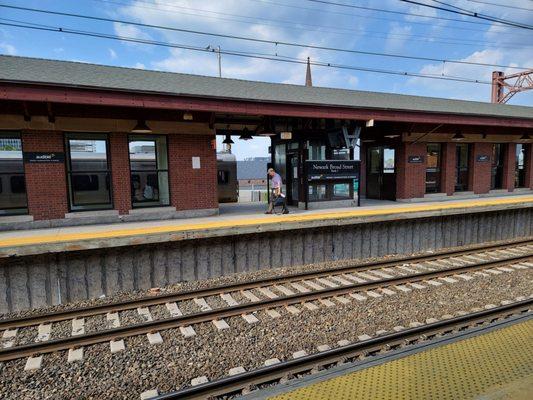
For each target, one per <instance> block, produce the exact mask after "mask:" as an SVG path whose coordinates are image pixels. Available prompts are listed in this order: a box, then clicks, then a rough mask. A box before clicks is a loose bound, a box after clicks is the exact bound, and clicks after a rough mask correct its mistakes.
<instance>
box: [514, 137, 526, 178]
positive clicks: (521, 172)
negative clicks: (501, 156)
mask: <svg viewBox="0 0 533 400" xmlns="http://www.w3.org/2000/svg"><path fill="white" fill-rule="evenodd" d="M528 150H529V146H528V145H527V144H522V143H519V144H517V145H516V166H515V183H514V186H515V187H517V188H523V187H526V166H527V164H528V163H529V160H528V159H527V154H528Z"/></svg>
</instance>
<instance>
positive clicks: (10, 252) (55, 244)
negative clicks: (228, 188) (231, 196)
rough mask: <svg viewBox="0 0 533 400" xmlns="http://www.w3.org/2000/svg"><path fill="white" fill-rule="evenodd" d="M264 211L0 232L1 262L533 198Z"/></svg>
mask: <svg viewBox="0 0 533 400" xmlns="http://www.w3.org/2000/svg"><path fill="white" fill-rule="evenodd" d="M265 207H266V206H265V205H261V204H251V205H249V206H242V205H241V204H237V205H231V204H230V205H224V204H221V205H220V210H221V212H220V214H219V215H216V216H211V217H202V218H188V219H182V220H177V219H171V220H158V221H145V222H127V223H126V222H125V223H115V224H107V225H82V226H72V227H61V228H47V229H31V230H15V231H5V232H1V233H0V258H2V257H11V256H24V255H36V254H43V253H55V252H68V251H78V250H88V249H96V248H110V247H119V246H131V245H137V244H149V243H161V242H166V241H179V240H184V239H199V238H210V237H221V236H231V235H239V234H251V233H259V232H279V231H283V230H294V229H302V228H319V227H324V226H332V225H336V226H339V225H350V224H357V223H366V222H378V221H391V220H395V221H396V220H400V219H413V218H423V217H433V216H441V215H456V214H472V213H483V212H490V211H498V210H509V209H519V208H531V207H533V196H531V195H513V196H508V195H507V196H502V197H493V198H482V199H480V198H477V199H469V200H457V201H445V202H442V201H439V202H425V203H413V204H406V203H396V202H390V201H387V202H372V201H367V202H366V203H363V206H362V207H356V208H353V207H351V208H338V209H328V210H309V211H304V210H298V209H291V213H290V214H287V215H265V214H264V209H265Z"/></svg>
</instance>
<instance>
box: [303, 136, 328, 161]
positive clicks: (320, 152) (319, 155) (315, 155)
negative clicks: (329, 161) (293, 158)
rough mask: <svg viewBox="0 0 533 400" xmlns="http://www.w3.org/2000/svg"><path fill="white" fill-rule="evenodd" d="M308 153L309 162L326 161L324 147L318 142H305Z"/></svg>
mask: <svg viewBox="0 0 533 400" xmlns="http://www.w3.org/2000/svg"><path fill="white" fill-rule="evenodd" d="M307 148H308V151H309V154H308V155H309V158H308V159H309V160H325V159H326V145H325V143H324V142H322V141H320V140H310V141H308V142H307Z"/></svg>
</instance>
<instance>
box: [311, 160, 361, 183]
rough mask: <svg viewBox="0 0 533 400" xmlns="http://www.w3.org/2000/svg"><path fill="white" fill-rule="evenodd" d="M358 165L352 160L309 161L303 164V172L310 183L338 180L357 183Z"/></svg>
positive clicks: (357, 162)
mask: <svg viewBox="0 0 533 400" xmlns="http://www.w3.org/2000/svg"><path fill="white" fill-rule="evenodd" d="M360 165H361V162H360V161H353V160H321V161H312V160H310V161H306V162H305V170H306V173H307V179H308V180H310V181H316V180H339V179H355V180H357V181H359V174H360Z"/></svg>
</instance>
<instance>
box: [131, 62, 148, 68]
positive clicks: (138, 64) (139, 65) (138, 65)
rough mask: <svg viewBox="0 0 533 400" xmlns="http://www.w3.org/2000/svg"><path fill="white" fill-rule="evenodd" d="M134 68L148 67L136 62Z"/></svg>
mask: <svg viewBox="0 0 533 400" xmlns="http://www.w3.org/2000/svg"><path fill="white" fill-rule="evenodd" d="M132 68H137V69H146V65H144V64H143V63H140V62H136V63H135V64H134V65H133V67H132Z"/></svg>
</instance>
